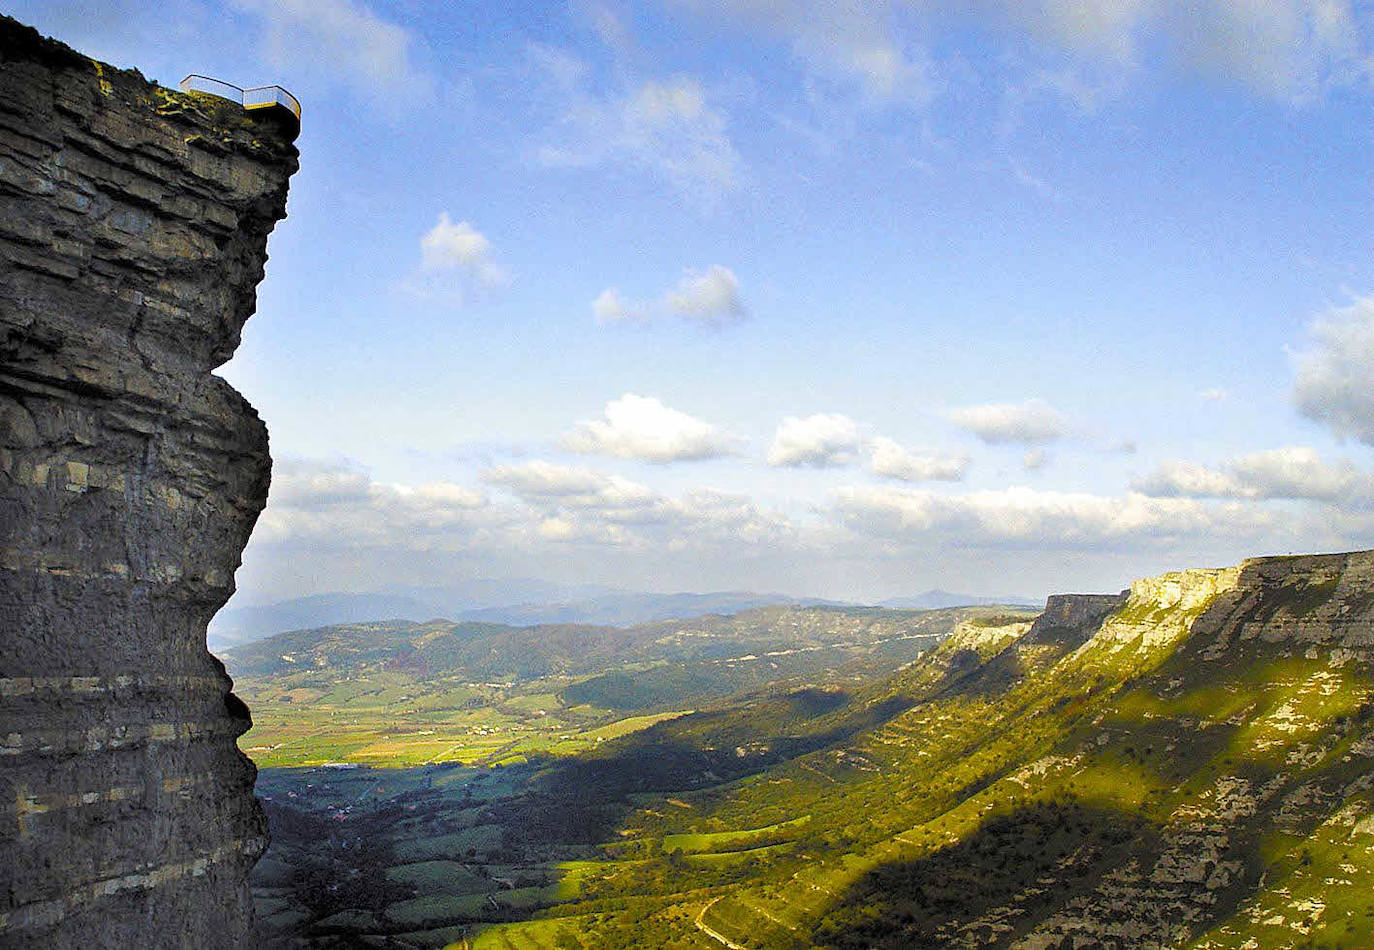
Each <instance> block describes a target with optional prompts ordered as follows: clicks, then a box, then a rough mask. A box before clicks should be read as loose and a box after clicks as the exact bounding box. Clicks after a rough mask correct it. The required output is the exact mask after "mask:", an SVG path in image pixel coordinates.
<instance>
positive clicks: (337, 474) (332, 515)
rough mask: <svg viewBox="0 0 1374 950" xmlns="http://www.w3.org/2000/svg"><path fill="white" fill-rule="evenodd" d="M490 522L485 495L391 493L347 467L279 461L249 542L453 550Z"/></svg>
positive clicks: (448, 488) (403, 488)
mask: <svg viewBox="0 0 1374 950" xmlns="http://www.w3.org/2000/svg"><path fill="white" fill-rule="evenodd" d="M494 516H496V513H495V512H493V510H492V509H491V507H490V506H489V504H488V501H487V498H486V496H485V495H484V494H482V493H481V492H479V491H476V490H474V489H472V488H469V487H466V486H463V485H458V484H454V483H452V482H430V483H426V484H422V485H413V486H412V485H393V484H387V483H384V482H377V481H374V480H373V479H372V478H371V477H370V476H369V475H368V474H367V473H365V472H362V471H359V470H358V469H356V468H351V467H349V466H346V465H340V464H334V463H327V462H318V461H306V460H292V459H284V460H278V461H277V462H276V463H275V465H274V466H273V473H272V491H271V495H270V497H269V499H268V505H267V510H266V511H264V512H263V515H262V517H261V519H259V521H258V525H257V528H256V529H255V533H254V538H255V539H256V540H257V541H258V542H259V543H262V542H266V543H272V542H282V541H288V540H289V541H294V542H300V541H312V542H319V541H330V540H331V539H334V538H352V539H354V541H355V542H358V543H364V542H365V543H375V544H383V545H394V544H415V545H429V544H432V543H439V544H447V543H459V542H461V541H462V540H464V539H465V538H468V537H470V536H471V535H472V533H473V532H476V531H478V530H481V529H483V528H486V527H490V526H491V525H492V524H493V523H494V522H493V517H494ZM496 520H497V521H499V520H500V519H499V516H496Z"/></svg>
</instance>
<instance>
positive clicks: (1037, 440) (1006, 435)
mask: <svg viewBox="0 0 1374 950" xmlns="http://www.w3.org/2000/svg"><path fill="white" fill-rule="evenodd" d="M948 417H949V420H950V421H951V422H953V423H954V424H955V425H957V426H959V428H961V429H965V430H967V431H969V432H972V433H973V434H974V435H976V436H978V438H980V439H982V440H983V441H984V442H987V443H988V444H990V445H1000V444H1006V443H1020V444H1022V445H1040V444H1043V443H1047V442H1053V441H1055V440H1056V439H1060V438H1063V437H1064V435H1065V434H1067V431H1068V423H1067V421H1066V420H1065V419H1064V416H1063V415H1062V414H1061V413H1060V412H1059V411H1058V410H1057V409H1054V408H1053V407H1051V406H1049V405H1047V404H1046V403H1044V402H1041V401H1040V400H1038V399H1032V400H1029V401H1027V402H1020V403H988V404H986V405H981V406H965V407H963V408H961V409H951V410H950V411H949V413H948Z"/></svg>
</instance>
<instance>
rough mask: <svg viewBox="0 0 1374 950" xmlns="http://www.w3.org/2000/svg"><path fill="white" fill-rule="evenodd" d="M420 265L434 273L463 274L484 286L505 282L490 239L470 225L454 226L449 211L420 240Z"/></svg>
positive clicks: (460, 224) (462, 222)
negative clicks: (456, 271) (493, 254)
mask: <svg viewBox="0 0 1374 950" xmlns="http://www.w3.org/2000/svg"><path fill="white" fill-rule="evenodd" d="M420 265H421V267H423V268H424V269H425V270H426V271H430V272H431V273H438V272H442V271H452V270H463V271H466V272H467V273H469V274H471V275H472V276H474V277H476V278H477V279H478V280H480V281H481V282H482V283H484V284H498V283H500V282H501V281H503V280H505V274H504V273H503V272H502V270H501V268H500V267H498V266H497V265H496V262H495V260H494V259H493V256H492V249H491V241H490V240H488V239H487V236H486V235H485V234H483V233H482V232H481V231H478V230H477V229H476V228H474V227H473V226H472V225H471V224H469V223H468V222H466V221H459V222H457V223H454V221H453V220H452V219H451V218H449V216H448V212H447V211H444V212H440V214H439V220H438V221H437V222H435V224H434V227H432V228H430V229H429V231H427V232H426V233H425V236H424V237H422V238H421V239H420Z"/></svg>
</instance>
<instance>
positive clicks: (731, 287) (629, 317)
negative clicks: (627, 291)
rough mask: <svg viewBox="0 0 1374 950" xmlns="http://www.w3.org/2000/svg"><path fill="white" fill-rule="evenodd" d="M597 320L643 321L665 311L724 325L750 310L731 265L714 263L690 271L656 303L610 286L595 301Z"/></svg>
mask: <svg viewBox="0 0 1374 950" xmlns="http://www.w3.org/2000/svg"><path fill="white" fill-rule="evenodd" d="M592 313H593V314H594V315H595V317H596V322H597V323H624V322H644V321H647V320H652V319H654V318H656V317H659V316H662V315H665V314H674V315H676V316H680V317H682V318H684V319H686V320H692V321H695V322H697V323H702V324H706V325H708V326H713V327H723V326H725V325H727V324H730V323H734V322H737V321H739V320H742V319H744V317H745V315H746V314H747V313H748V311H747V309H746V307H745V305H744V299H743V298H742V297H741V295H740V290H739V278H738V277H736V276H735V272H734V271H732V270H731V269H730V268H728V267H725V266H722V265H720V264H713V265H712V266H711V267H708V268H707V269H706V270H705V271H694V270H688V271H687V272H686V273H685V274H684V275H683V277H682V279H681V280H680V281H678V283H677V284H676V285H675V286H673V287H672V288H670V289H668V290H667V291H665V292H664V293H663V294H662V296H661V297H660V298H659V299H658V300H657V301H654V302H648V303H645V302H636V301H632V300H627V299H626V298H625V297H624V296H623V295H622V294H621V293H620V290H619V288H617V287H607V288H606V289H605V290H603V291H602V292H601V293H600V294H599V295H598V296H597V298H596V299H595V300H593V301H592Z"/></svg>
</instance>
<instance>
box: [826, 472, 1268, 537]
mask: <svg viewBox="0 0 1374 950" xmlns="http://www.w3.org/2000/svg"><path fill="white" fill-rule="evenodd" d="M834 513H835V516H836V517H837V518H838V519H839V520H840V521H841V522H842V523H843V524H845V525H846V526H848V527H849V528H850V529H851V530H853V531H856V532H858V533H860V534H864V535H869V536H875V537H882V538H889V539H894V540H904V541H907V542H912V541H917V540H924V541H926V542H932V541H939V542H940V543H945V544H950V545H956V546H1027V547H1045V548H1056V547H1079V546H1099V545H1112V544H1115V545H1121V544H1130V543H1136V542H1140V543H1143V542H1149V541H1164V540H1168V539H1177V538H1180V537H1191V536H1197V535H1205V534H1206V533H1207V532H1209V531H1222V532H1224V533H1226V534H1228V535H1232V536H1234V535H1235V534H1237V533H1238V532H1239V533H1243V534H1245V535H1251V534H1253V533H1256V532H1258V531H1261V530H1263V528H1264V527H1265V526H1266V525H1268V524H1269V522H1270V520H1271V519H1270V517H1269V516H1268V515H1267V514H1266V513H1264V512H1260V511H1256V510H1254V509H1253V507H1252V506H1245V505H1231V506H1217V505H1207V504H1205V503H1203V502H1200V501H1196V500H1194V499H1182V498H1152V497H1149V496H1147V495H1144V494H1142V493H1139V492H1131V493H1128V494H1126V495H1125V496H1121V497H1114V496H1106V495H1092V494H1085V493H1074V492H1056V491H1036V490H1034V489H1030V488H1024V487H1014V488H1006V489H1001V490H997V491H982V492H971V493H969V494H964V495H940V494H936V493H934V492H929V491H920V490H916V489H908V488H895V487H889V486H882V485H876V486H860V487H854V486H851V487H845V488H842V489H839V490H838V491H837V492H836V493H835V495H834Z"/></svg>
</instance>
